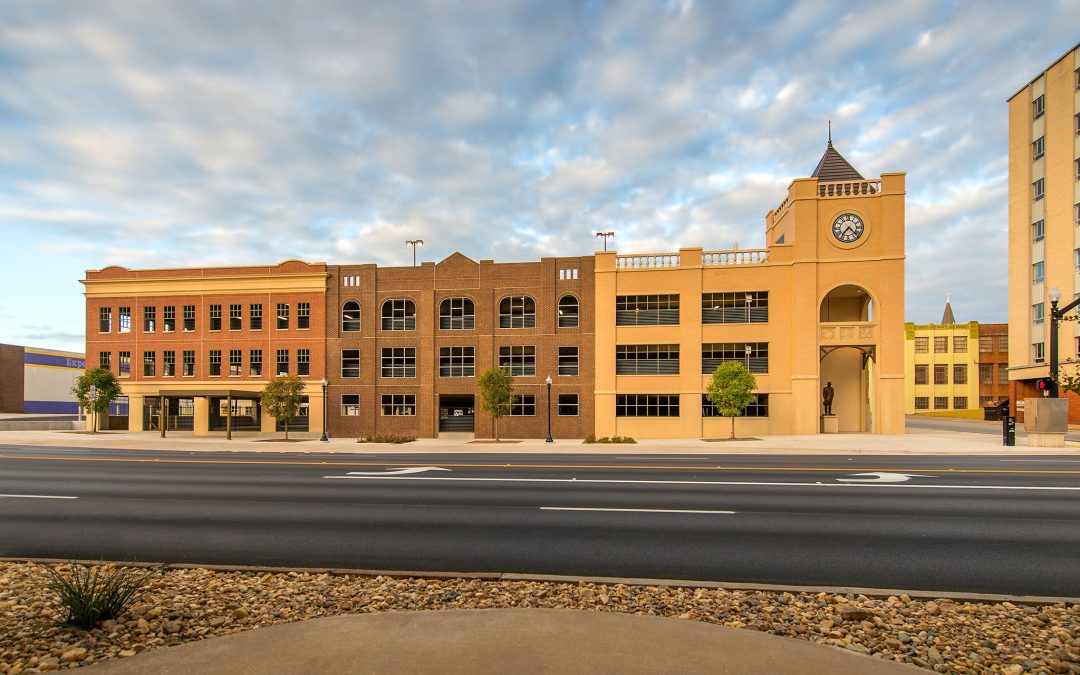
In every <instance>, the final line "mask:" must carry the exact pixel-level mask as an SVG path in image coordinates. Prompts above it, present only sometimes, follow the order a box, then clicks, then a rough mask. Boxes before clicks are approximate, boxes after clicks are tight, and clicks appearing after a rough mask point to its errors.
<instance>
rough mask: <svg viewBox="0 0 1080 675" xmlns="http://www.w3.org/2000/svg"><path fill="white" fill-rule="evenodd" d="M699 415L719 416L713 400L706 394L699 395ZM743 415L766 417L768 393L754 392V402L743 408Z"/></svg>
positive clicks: (767, 413) (767, 414)
mask: <svg viewBox="0 0 1080 675" xmlns="http://www.w3.org/2000/svg"><path fill="white" fill-rule="evenodd" d="M701 416H702V417H721V415H720V411H719V410H717V409H716V406H715V405H713V402H712V401H710V400H709V397H708V396H707V395H706V394H702V395H701ZM742 416H743V417H768V416H769V395H768V394H754V402H753V403H751V404H750V405H748V406H746V407H745V408H743V411H742Z"/></svg>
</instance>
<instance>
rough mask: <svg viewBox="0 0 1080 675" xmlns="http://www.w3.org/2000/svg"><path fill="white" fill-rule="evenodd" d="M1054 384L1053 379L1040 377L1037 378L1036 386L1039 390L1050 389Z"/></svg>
mask: <svg viewBox="0 0 1080 675" xmlns="http://www.w3.org/2000/svg"><path fill="white" fill-rule="evenodd" d="M1051 384H1053V380H1051V379H1050V378H1049V377H1040V378H1039V379H1037V380H1035V388H1036V389H1038V390H1039V391H1050V385H1051Z"/></svg>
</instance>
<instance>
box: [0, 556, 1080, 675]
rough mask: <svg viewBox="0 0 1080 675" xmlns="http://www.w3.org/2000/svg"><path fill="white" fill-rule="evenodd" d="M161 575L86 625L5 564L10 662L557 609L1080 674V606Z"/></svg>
mask: <svg viewBox="0 0 1080 675" xmlns="http://www.w3.org/2000/svg"><path fill="white" fill-rule="evenodd" d="M57 569H58V570H59V571H61V572H62V573H63V572H66V570H67V566H66V565H61V566H57ZM150 575H151V578H150V582H149V584H148V588H149V592H148V594H147V595H146V596H145V597H144V598H143V599H142V600H141V601H140V602H139V604H137V605H136V606H135V607H133V608H132V610H131V611H130V612H128V614H127V615H126V616H123V617H121V619H120V620H119V621H107V622H105V623H104V624H102V625H101V626H100V627H99V628H95V629H93V630H90V631H82V630H79V629H76V628H71V627H68V626H64V625H60V624H59V621H61V620H62V619H63V618H64V614H63V612H62V610H61V609H60V607H59V606H58V605H57V604H56V602H55V600H54V598H53V596H52V594H51V592H50V591H49V590H48V589H47V587H46V583H47V577H46V575H45V572H44V570H43V569H42V568H41V567H40V566H38V565H33V564H26V563H11V562H8V563H0V673H4V674H6V675H16V674H18V673H39V672H48V671H52V670H58V669H66V668H75V667H78V666H81V665H84V664H89V663H95V662H98V661H102V660H105V659H112V658H124V657H129V656H134V655H135V654H137V653H139V652H141V651H145V650H147V649H157V648H160V647H167V646H170V645H175V644H180V643H182V642H191V641H194V640H201V639H203V638H209V637H214V636H218V635H227V634H229V633H235V632H237V631H242V630H249V629H251V628H257V627H259V626H268V625H271V624H278V623H287V622H291V621H300V620H303V619H311V618H315V617H320V616H330V615H335V614H345V613H367V612H382V611H389V610H399V611H400V610H437V609H489V608H500V607H517V608H521V607H549V608H567V609H579V610H591V611H601V612H626V613H632V614H651V615H658V616H668V617H677V618H680V619H689V620H693V621H703V622H706V623H714V624H720V625H724V626H730V627H734V628H743V629H747V630H757V631H763V632H769V633H774V634H776V635H785V636H789V637H795V638H800V639H803V640H809V641H811V642H818V643H823V644H828V645H834V646H837V647H842V648H844V649H850V650H852V651H856V652H860V653H863V654H872V655H874V656H877V657H879V658H884V659H891V660H894V661H902V662H906V663H911V664H915V665H917V666H921V667H923V668H927V669H930V670H933V671H937V672H942V673H946V672H948V673H988V672H993V673H1012V674H1014V675H1015V674H1019V673H1025V672H1030V673H1077V674H1080V604H1066V603H1058V604H1053V605H1031V606H1029V605H1014V604H1012V603H1009V602H1001V603H977V602H962V601H954V600H950V599H948V598H940V599H935V600H929V601H928V600H917V599H912V598H910V597H908V596H907V595H902V596H900V597H889V598H870V597H866V596H864V595H851V594H848V595H834V594H828V593H776V592H766V591H739V590H725V589H715V588H676V587H658V586H628V585H623V584H615V585H606V584H591V583H579V584H568V583H553V582H537V581H489V580H477V579H459V578H405V577H401V578H398V577H385V576H379V577H363V576H350V575H332V574H322V573H308V572H288V573H263V572H217V571H211V570H206V569H182V570H172V569H151V570H150Z"/></svg>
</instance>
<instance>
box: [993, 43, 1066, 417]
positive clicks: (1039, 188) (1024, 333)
mask: <svg viewBox="0 0 1080 675" xmlns="http://www.w3.org/2000/svg"><path fill="white" fill-rule="evenodd" d="M1078 114H1080V44H1078V45H1075V46H1073V47H1072V48H1071V49H1070V50H1069V51H1068V52H1067V53H1066V54H1064V55H1063V56H1062V57H1061V58H1060V59H1058V60H1057V61H1056V62H1054V63H1053V64H1052V65H1051V66H1050V67H1049V68H1048V69H1047V70H1046V71H1044V72H1042V73H1040V74H1039V75H1038V76H1037V77H1035V78H1034V79H1033V80H1032V81H1031V82H1029V83H1028V84H1027V85H1026V86H1024V88H1022V89H1021V90H1020V91H1018V92H1017V93H1016V94H1014V95H1013V96H1012V97H1011V98H1010V99H1009V379H1010V381H1011V395H1010V398H1011V399H1012V400H1013V401H1014V402H1015V401H1016V400H1018V399H1022V398H1024V397H1027V396H1033V395H1036V393H1037V392H1036V390H1035V388H1034V381H1035V379H1037V378H1040V377H1046V376H1047V375H1049V366H1048V363H1049V342H1050V340H1049V315H1050V301H1049V299H1048V297H1047V296H1048V294H1049V292H1050V289H1052V288H1055V287H1056V288H1058V289H1060V290H1061V295H1062V300H1061V304H1062V305H1065V304H1067V303H1069V302H1071V301H1072V299H1073V298H1074V297H1075V296H1076V294H1077V293H1080V266H1078V265H1077V262H1078V260H1080V258H1078V256H1080V254H1078V253H1077V250H1080V180H1078V177H1080V176H1078V174H1080V165H1078V164H1077V162H1078V159H1080V117H1078ZM1040 272H1041V274H1042V278H1039V273H1040ZM1058 337H1059V342H1058V346H1059V349H1058V357H1059V360H1060V361H1061V363H1062V364H1065V363H1066V362H1068V361H1075V360H1076V358H1077V354H1078V352H1080V343H1078V338H1080V322H1070V323H1063V324H1062V326H1061V328H1060V330H1059V333H1058ZM1068 368H1069V367H1068V366H1066V367H1065V368H1063V371H1064V370H1067V369H1068ZM1070 398H1074V397H1070ZM1070 419H1071V421H1074V422H1076V421H1080V401H1077V400H1075V398H1074V400H1073V401H1072V402H1071V404H1070Z"/></svg>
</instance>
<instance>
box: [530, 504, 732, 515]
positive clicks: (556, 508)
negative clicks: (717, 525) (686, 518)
mask: <svg viewBox="0 0 1080 675" xmlns="http://www.w3.org/2000/svg"><path fill="white" fill-rule="evenodd" d="M540 510H541V511H614V512H616V513H719V514H723V515H731V514H733V513H735V512H734V511H697V510H694V509H601V508H592V507H587V506H541V507H540Z"/></svg>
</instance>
